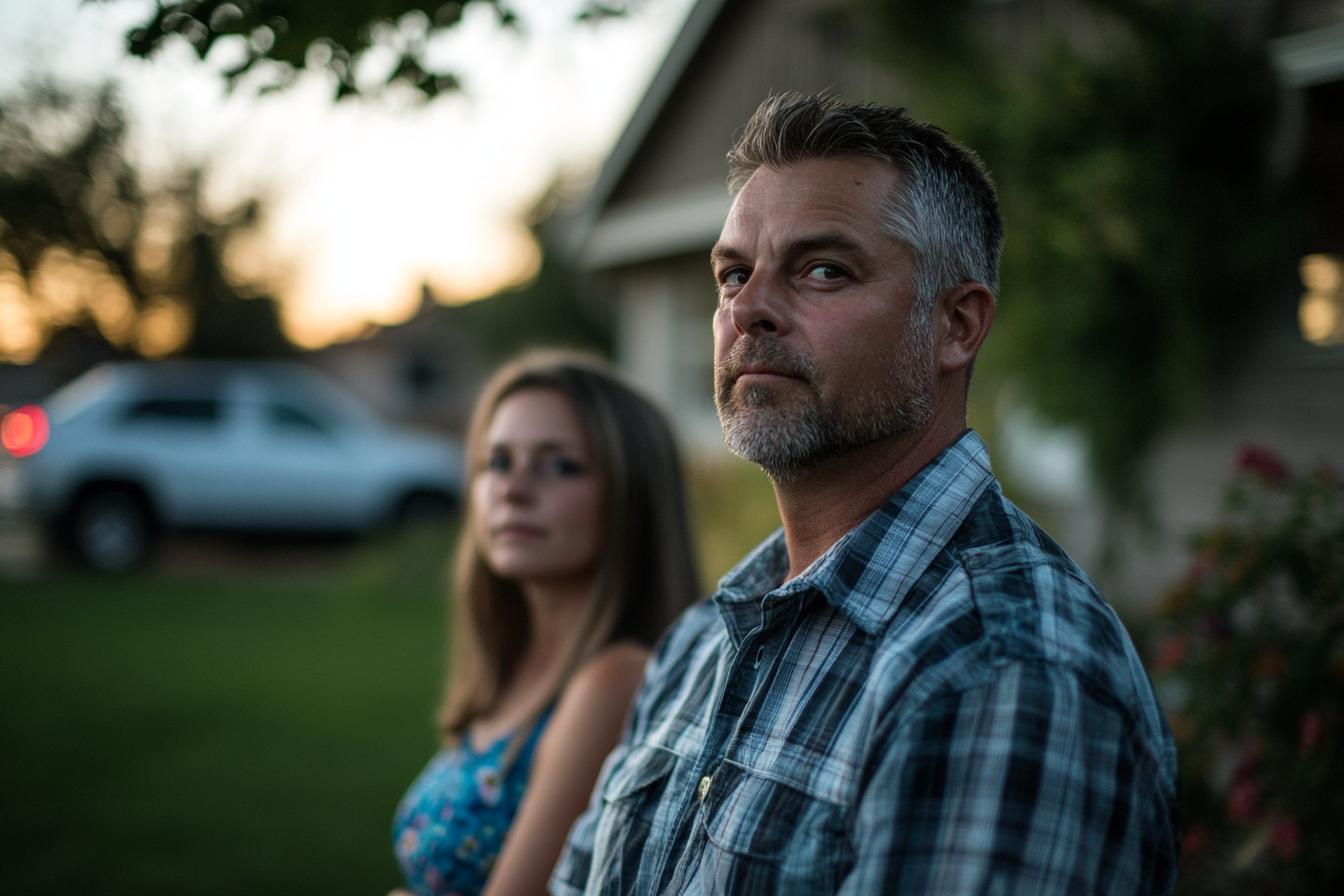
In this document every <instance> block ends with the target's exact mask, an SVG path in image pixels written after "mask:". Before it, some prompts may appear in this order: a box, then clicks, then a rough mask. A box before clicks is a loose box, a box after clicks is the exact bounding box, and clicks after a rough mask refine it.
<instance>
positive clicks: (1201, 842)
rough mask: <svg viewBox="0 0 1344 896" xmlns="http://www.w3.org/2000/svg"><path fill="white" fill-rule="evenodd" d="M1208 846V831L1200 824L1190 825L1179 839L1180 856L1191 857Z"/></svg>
mask: <svg viewBox="0 0 1344 896" xmlns="http://www.w3.org/2000/svg"><path fill="white" fill-rule="evenodd" d="M1208 845H1209V829H1208V828H1206V827H1204V825H1202V824H1196V825H1192V826H1191V827H1190V828H1189V830H1187V831H1186V832H1185V836H1184V837H1182V838H1181V855H1185V856H1193V855H1197V854H1198V853H1201V852H1203V851H1204V850H1205V848H1207V847H1208Z"/></svg>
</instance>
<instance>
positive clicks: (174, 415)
mask: <svg viewBox="0 0 1344 896" xmlns="http://www.w3.org/2000/svg"><path fill="white" fill-rule="evenodd" d="M221 410H222V409H221V402H220V401H219V400H218V399H215V398H147V399H144V400H143V401H138V402H136V403H134V404H132V405H131V406H130V407H129V408H128V409H127V411H126V415H125V417H124V418H123V419H124V420H125V422H127V423H146V422H155V423H187V424H201V423H206V424H209V423H218V422H219V418H220V416H221V413H220V412H221Z"/></svg>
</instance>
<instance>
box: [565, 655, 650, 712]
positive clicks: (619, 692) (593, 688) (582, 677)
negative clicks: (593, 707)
mask: <svg viewBox="0 0 1344 896" xmlns="http://www.w3.org/2000/svg"><path fill="white" fill-rule="evenodd" d="M648 661H649V648H647V647H645V646H644V645H643V644H638V643H635V642H634V641H618V642H617V643H615V644H608V645H607V646H606V647H604V648H603V649H602V650H601V651H600V652H599V653H598V654H597V655H596V656H594V657H593V658H592V659H590V660H588V662H586V663H584V664H583V665H582V666H580V667H579V670H578V671H577V672H575V673H574V677H573V678H571V679H570V681H569V684H568V685H566V686H565V689H564V693H563V694H562V695H561V698H560V699H561V702H564V701H566V700H567V699H570V698H573V699H574V700H575V701H576V702H587V701H588V700H594V699H598V700H600V699H603V698H620V699H624V700H626V701H629V699H630V697H631V696H632V695H633V694H634V690H635V688H636V687H638V686H639V682H640V679H641V678H643V677H644V666H645V665H646V664H647V663H648Z"/></svg>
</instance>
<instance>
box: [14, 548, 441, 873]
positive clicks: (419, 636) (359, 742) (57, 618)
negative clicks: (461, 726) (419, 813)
mask: <svg viewBox="0 0 1344 896" xmlns="http://www.w3.org/2000/svg"><path fill="white" fill-rule="evenodd" d="M449 542H450V537H449V533H446V532H435V531H432V530H421V531H419V532H414V533H410V534H408V535H407V536H405V537H402V538H399V539H396V540H387V541H383V542H378V543H374V544H371V545H369V546H366V547H362V548H360V549H359V550H358V551H357V552H356V553H355V555H354V557H353V558H352V559H351V560H350V561H349V562H348V563H347V564H346V565H345V566H344V568H342V569H341V570H340V571H339V573H334V574H330V575H326V576H321V577H318V578H313V577H309V578H301V579H286V578H283V577H280V578H277V577H274V576H272V577H270V578H267V579H258V578H252V577H248V576H245V575H236V576H225V577H218V576H217V577H213V578H201V579H194V578H186V577H167V576H161V575H159V576H156V575H153V574H138V575H133V576H125V577H94V576H80V575H53V576H49V577H45V578H40V579H34V580H28V581H0V681H3V687H0V720H3V721H0V725H2V726H3V727H2V728H0V731H3V736H2V737H0V767H3V768H4V769H5V774H4V775H3V776H0V805H3V807H4V808H3V815H2V816H0V892H4V893H32V894H39V893H76V892H77V893H89V894H94V893H136V894H154V893H171V894H209V893H255V894H265V893H286V894H302V893H315V894H342V893H351V894H354V893H362V894H369V893H373V894H381V893H385V892H387V890H389V889H390V888H391V887H393V886H394V885H396V884H397V883H398V882H399V875H398V873H397V870H396V866H395V864H394V862H393V860H392V857H391V850H390V835H389V827H390V819H391V815H392V811H393V809H394V807H395V805H396V802H397V800H398V799H399V797H400V795H401V793H402V792H403V790H404V789H405V787H406V786H407V784H408V783H409V782H410V781H411V779H412V777H413V776H414V775H415V774H416V772H417V771H418V770H419V769H420V767H421V766H422V765H423V764H424V762H425V761H426V760H427V759H428V758H429V756H430V755H431V754H432V752H433V750H434V747H435V739H434V733H433V729H432V726H431V724H430V718H431V714H432V711H433V707H434V704H435V701H436V699H437V696H438V692H439V686H440V682H441V676H442V669H443V644H444V613H443V608H444V601H443V596H442V589H441V585H440V570H441V569H442V560H443V557H444V556H445V555H446V552H447V546H448V544H449Z"/></svg>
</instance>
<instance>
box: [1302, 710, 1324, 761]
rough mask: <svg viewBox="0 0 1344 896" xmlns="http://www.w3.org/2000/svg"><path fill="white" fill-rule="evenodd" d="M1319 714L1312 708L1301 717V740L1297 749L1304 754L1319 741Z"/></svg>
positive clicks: (1320, 727)
mask: <svg viewBox="0 0 1344 896" xmlns="http://www.w3.org/2000/svg"><path fill="white" fill-rule="evenodd" d="M1321 731H1322V726H1321V714H1320V713H1318V712H1317V711H1316V710H1314V709H1313V710H1312V711H1311V712H1309V713H1307V714H1306V715H1304V716H1303V717H1302V741H1301V744H1300V746H1299V747H1298V751H1299V752H1300V753H1301V754H1302V755H1303V756H1306V755H1307V754H1308V753H1310V752H1311V751H1312V750H1314V749H1316V745H1317V744H1319V743H1320V742H1321Z"/></svg>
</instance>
